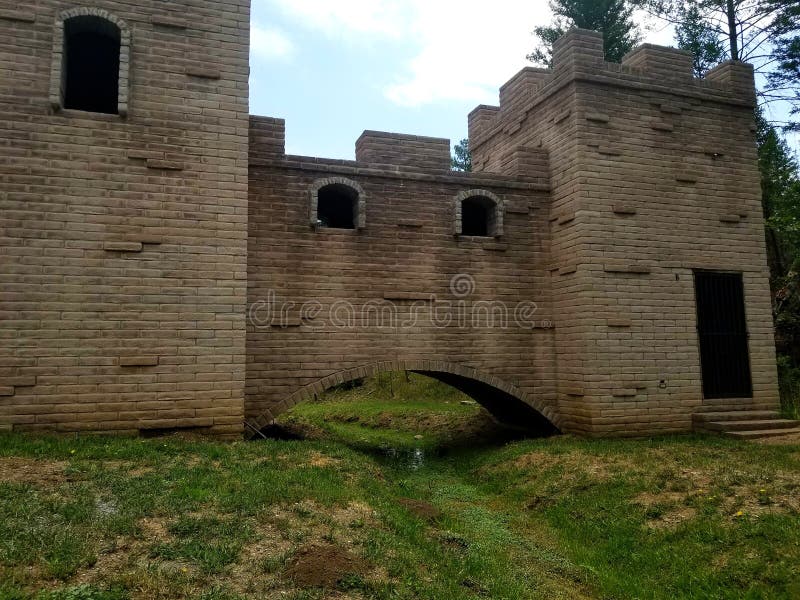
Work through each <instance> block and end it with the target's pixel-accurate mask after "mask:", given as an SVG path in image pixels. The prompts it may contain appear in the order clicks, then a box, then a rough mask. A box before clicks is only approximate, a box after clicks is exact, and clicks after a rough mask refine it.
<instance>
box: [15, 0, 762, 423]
mask: <svg viewBox="0 0 800 600" xmlns="http://www.w3.org/2000/svg"><path fill="white" fill-rule="evenodd" d="M168 4H169V6H167V3H144V4H142V3H140V2H132V1H130V2H129V1H125V0H119V1H113V2H112V1H98V2H97V3H95V5H93V7H92V8H91V9H83V8H81V7H76V6H74V5H72V4H71V3H68V2H62V1H57V0H44V1H41V2H35V3H33V2H22V3H16V4H14V5H10V4H8V3H5V4H4V5H0V75H2V77H0V139H2V140H3V141H2V142H0V183H2V186H0V208H2V210H1V211H0V229H2V236H1V237H2V239H0V252H1V254H0V257H2V270H0V282H2V287H0V338H1V339H2V344H1V345H0V428H5V429H9V428H14V429H56V430H62V431H78V430H93V431H117V432H121V431H130V432H135V431H142V430H148V429H172V428H199V429H202V430H204V431H207V432H210V433H213V434H217V435H223V436H225V435H230V436H233V435H238V434H240V433H241V432H242V428H243V423H244V419H245V418H247V419H250V420H251V421H252V423H255V424H257V425H263V424H265V423H267V422H268V421H269V420H271V419H272V418H274V417H275V416H277V415H278V414H280V413H281V412H283V411H285V410H287V409H289V408H291V406H293V405H294V404H296V403H297V402H300V401H303V400H306V399H308V398H311V397H313V396H314V395H316V394H319V393H320V392H322V391H323V390H324V389H326V388H328V387H330V386H332V385H335V384H337V383H341V382H344V381H347V380H350V379H353V378H356V377H361V376H364V375H367V374H370V373H374V372H378V371H383V370H396V369H407V370H412V371H418V372H423V373H427V374H430V375H432V376H435V377H438V378H439V379H441V380H443V381H446V382H448V383H451V384H453V385H455V386H457V387H459V388H461V389H464V390H467V391H469V392H471V393H474V394H475V395H476V397H478V398H479V399H480V400H481V401H485V403H486V404H487V405H488V406H489V408H490V409H492V410H493V411H494V412H495V413H496V414H497V415H498V416H505V417H507V418H508V417H510V418H512V419H515V418H516V417H517V416H519V414H521V413H514V411H511V412H508V411H507V410H506V409H508V408H509V407H513V406H524V407H528V408H529V409H533V410H534V411H536V412H538V413H541V414H543V415H544V416H545V417H546V418H547V419H549V420H550V421H551V422H552V423H553V424H555V425H556V426H558V427H559V428H561V429H562V430H563V431H569V432H577V433H583V434H587V435H643V434H649V433H661V432H670V431H688V430H689V429H690V428H691V418H692V414H693V413H695V412H698V411H709V410H718V409H740V408H741V409H745V408H752V409H761V408H765V409H766V408H769V409H774V408H776V407H777V405H778V392H777V374H776V368H775V355H774V352H775V351H774V343H773V337H772V335H773V334H772V322H771V310H770V296H769V285H768V280H767V277H768V270H767V266H766V252H765V244H764V229H763V217H762V211H761V205H760V188H759V179H758V171H757V163H756V155H755V139H754V124H753V107H754V105H755V97H754V85H753V75H752V70H751V69H750V68H749V67H747V66H746V65H741V64H734V63H728V64H724V65H721V66H720V67H718V68H717V69H715V70H714V71H712V72H711V73H710V74H709V75H708V77H707V78H705V79H704V80H696V79H693V78H692V77H691V62H690V60H689V57H688V56H686V55H684V54H682V53H680V52H677V51H674V50H670V49H664V48H659V47H654V46H644V47H642V48H639V49H637V50H635V51H634V52H632V53H631V54H630V55H629V56H628V57H626V58H625V60H624V61H623V63H622V64H621V65H615V64H609V63H605V62H603V59H602V47H601V44H602V41H601V38H600V36H599V35H597V34H594V33H591V32H585V31H573V32H571V33H570V34H568V35H567V36H566V37H565V38H563V39H562V40H560V41H559V42H558V43H557V45H556V47H555V52H554V69H553V70H552V71H550V70H542V69H533V68H528V69H524V70H523V71H521V72H520V73H519V74H518V75H517V76H515V77H514V78H513V79H512V80H511V81H509V82H508V83H507V84H506V85H505V86H503V88H502V89H501V90H500V105H499V106H497V107H492V106H480V107H478V108H477V109H476V110H475V111H473V112H472V114H471V115H470V116H469V127H470V141H471V148H472V150H473V162H474V166H475V172H474V173H471V174H460V173H453V172H451V171H449V142H448V141H447V140H442V139H436V138H425V137H419V136H408V135H398V134H387V133H382V132H374V131H368V132H365V133H364V135H363V136H362V137H361V138H360V139H359V140H358V141H357V143H356V161H338V160H326V159H317V158H310V157H301V156H287V155H286V154H285V151H284V147H285V143H284V137H285V124H284V122H283V121H282V120H280V119H274V118H266V117H249V118H248V100H247V95H248V83H247V79H248V33H249V32H248V29H249V4H248V1H247V0H240V1H237V0H229V1H225V2H199V3H198V2H185V3H184V2H172V3H168ZM83 10H86V11H87V12H86V13H85V14H95V15H100V16H103V17H105V18H108V19H110V20H112V21H113V22H115V23H118V24H119V25H120V28H121V30H122V32H123V34H122V37H123V44H122V49H123V52H122V63H123V65H122V67H123V68H122V70H121V74H122V75H123V77H122V80H121V83H120V112H121V115H113V116H112V115H97V114H90V113H82V112H78V111H73V110H64V109H63V108H61V107H60V106H59V102H60V81H59V68H60V61H61V60H62V58H63V57H62V53H61V51H60V49H61V41H60V40H61V37H60V36H63V28H60V27H59V18H60V17H59V16H60V15H61V16H62V17H63V16H64V15H71V14H84V13H81V12H80V11H83ZM76 11H78V12H76ZM331 183H334V184H339V185H347V186H350V187H351V188H352V189H354V190H357V191H358V192H359V201H358V212H359V214H358V219H357V227H356V229H354V230H333V229H327V228H324V227H319V226H317V225H316V218H315V217H316V212H315V206H317V200H318V194H319V190H320V189H321V188H323V186H325V185H326V184H331ZM471 194H475V195H477V196H481V197H487V198H492V199H493V200H494V202H496V203H497V206H499V207H501V208H500V210H499V211H497V212H495V214H494V215H493V217H492V223H493V226H495V227H496V228H497V231H496V233H497V235H496V236H494V237H486V238H475V237H465V236H462V235H458V234H457V232H458V223H459V219H460V218H461V217H462V215H461V212H460V208H459V207H460V200H461V199H463V198H465V197H468V196H469V195H471ZM696 269H713V270H730V271H737V272H743V273H744V282H745V294H746V303H747V322H748V328H749V333H750V340H749V343H750V356H751V365H752V372H753V387H754V394H753V398H748V399H733V400H725V401H704V400H703V394H702V382H701V373H700V357H699V351H698V340H697V332H696V316H695V300H694V288H693V271H694V270H696ZM504 411H505V412H504Z"/></svg>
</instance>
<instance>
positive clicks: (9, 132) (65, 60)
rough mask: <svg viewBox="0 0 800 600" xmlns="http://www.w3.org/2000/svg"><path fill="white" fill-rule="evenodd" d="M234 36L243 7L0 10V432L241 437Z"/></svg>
mask: <svg viewBox="0 0 800 600" xmlns="http://www.w3.org/2000/svg"><path fill="white" fill-rule="evenodd" d="M248 40H249V0H177V1H174V2H150V1H148V2H141V1H138V0H90V2H89V3H88V4H85V3H80V2H73V1H69V0H36V1H35V2H34V1H23V2H10V1H7V0H3V1H2V2H0V73H1V74H2V75H1V76H0V140H2V142H0V230H1V231H2V238H3V239H2V254H0V261H2V269H1V270H0V277H2V279H1V280H0V281H1V284H0V338H2V343H0V396H2V398H1V399H0V400H2V402H1V403H0V427H3V428H9V427H12V426H13V427H14V428H15V429H38V428H50V429H58V430H65V431H76V430H95V431H142V430H153V429H155V430H158V429H170V428H176V427H188V428H201V429H203V430H206V431H208V432H211V433H215V434H221V435H233V434H238V433H240V432H241V429H242V422H243V386H244V378H245V374H244V369H245V356H244V355H245V302H246V299H245V295H246V250H247V160H248ZM89 82H91V85H89Z"/></svg>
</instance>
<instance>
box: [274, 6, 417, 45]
mask: <svg viewBox="0 0 800 600" xmlns="http://www.w3.org/2000/svg"><path fill="white" fill-rule="evenodd" d="M272 2H273V3H274V4H275V5H277V6H278V7H279V8H280V10H281V11H283V13H284V14H286V15H287V16H289V17H292V18H294V19H297V20H299V21H300V22H301V23H303V24H304V25H305V26H307V27H311V28H313V29H318V30H321V31H323V32H324V33H325V34H327V35H329V36H331V37H336V38H344V37H349V36H352V34H353V33H362V34H371V35H375V36H388V37H392V38H398V37H400V36H401V35H403V30H404V29H405V27H406V23H407V21H406V15H407V14H408V11H407V10H406V5H407V4H408V2H407V1H403V0H336V1H331V0H272Z"/></svg>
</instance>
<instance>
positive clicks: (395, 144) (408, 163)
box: [356, 131, 450, 171]
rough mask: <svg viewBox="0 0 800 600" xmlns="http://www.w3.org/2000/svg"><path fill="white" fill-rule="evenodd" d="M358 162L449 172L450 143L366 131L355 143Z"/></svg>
mask: <svg viewBox="0 0 800 600" xmlns="http://www.w3.org/2000/svg"><path fill="white" fill-rule="evenodd" d="M356 161H358V162H360V163H367V164H383V165H397V166H402V167H415V168H418V169H422V170H425V171H448V170H449V169H450V140H448V139H445V138H432V137H422V136H418V135H405V134H400V133H386V132H383V131H365V132H364V133H363V134H361V137H360V138H358V141H357V142H356Z"/></svg>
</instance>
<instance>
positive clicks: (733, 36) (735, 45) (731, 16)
mask: <svg viewBox="0 0 800 600" xmlns="http://www.w3.org/2000/svg"><path fill="white" fill-rule="evenodd" d="M728 37H729V38H730V40H731V60H739V30H738V28H737V27H736V7H735V5H734V2H733V0H728Z"/></svg>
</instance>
